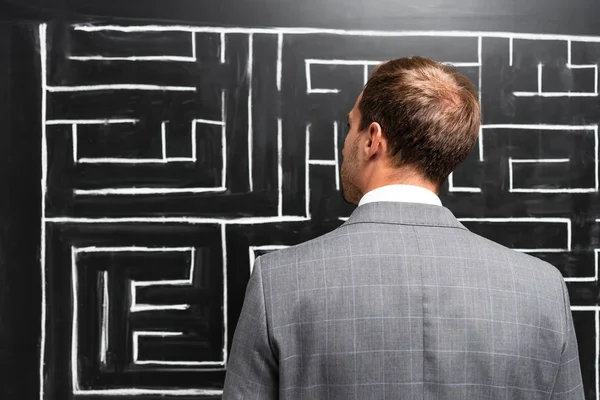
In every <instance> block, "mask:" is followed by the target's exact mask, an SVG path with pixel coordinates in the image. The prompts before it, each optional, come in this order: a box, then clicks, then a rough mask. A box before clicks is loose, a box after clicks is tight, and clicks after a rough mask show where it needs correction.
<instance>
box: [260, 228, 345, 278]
mask: <svg viewBox="0 0 600 400" xmlns="http://www.w3.org/2000/svg"><path fill="white" fill-rule="evenodd" d="M344 229H345V227H344V226H343V225H342V226H340V227H338V228H336V229H334V230H333V231H331V232H328V233H325V234H323V235H320V236H317V237H315V238H313V239H310V240H307V241H305V242H302V243H298V244H295V245H292V246H288V247H285V248H282V249H278V250H274V251H271V252H269V253H266V254H263V255H262V256H261V257H260V264H261V268H262V269H263V270H268V269H272V268H281V267H284V266H286V265H291V264H294V265H295V263H296V262H306V261H309V260H317V259H321V258H322V257H323V256H324V252H327V251H328V250H330V249H331V248H332V246H331V243H332V241H335V240H336V238H339V237H341V233H343V230H344Z"/></svg>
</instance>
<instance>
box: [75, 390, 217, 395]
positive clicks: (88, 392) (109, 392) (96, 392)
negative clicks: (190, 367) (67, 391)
mask: <svg viewBox="0 0 600 400" xmlns="http://www.w3.org/2000/svg"><path fill="white" fill-rule="evenodd" d="M73 394H74V395H89V396H97V395H100V396H145V395H148V396H152V395H155V396H165V395H168V396H219V395H222V394H223V391H222V390H211V389H170V390H169V389H142V388H128V389H97V390H81V389H78V390H73Z"/></svg>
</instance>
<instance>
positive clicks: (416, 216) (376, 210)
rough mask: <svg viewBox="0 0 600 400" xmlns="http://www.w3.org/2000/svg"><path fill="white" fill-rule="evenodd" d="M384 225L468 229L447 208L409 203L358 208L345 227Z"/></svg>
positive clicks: (372, 204)
mask: <svg viewBox="0 0 600 400" xmlns="http://www.w3.org/2000/svg"><path fill="white" fill-rule="evenodd" d="M360 223H383V224H398V225H423V226H439V227H449V228H460V229H466V228H465V227H464V225H462V224H461V223H460V222H459V221H458V220H457V219H456V217H455V216H454V214H453V213H452V212H451V211H450V210H449V209H448V208H446V207H443V206H438V205H432V204H422V203H407V202H374V203H367V204H363V205H361V206H359V207H357V208H356V209H355V210H354V212H353V213H352V214H351V215H350V217H349V218H348V220H347V221H346V222H345V223H344V225H352V224H360Z"/></svg>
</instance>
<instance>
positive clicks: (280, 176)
mask: <svg viewBox="0 0 600 400" xmlns="http://www.w3.org/2000/svg"><path fill="white" fill-rule="evenodd" d="M277 215H278V216H280V217H281V216H283V120H282V119H281V118H277Z"/></svg>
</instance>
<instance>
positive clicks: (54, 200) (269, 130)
mask: <svg viewBox="0 0 600 400" xmlns="http://www.w3.org/2000/svg"><path fill="white" fill-rule="evenodd" d="M598 15H600V5H598V4H597V2H593V1H591V0H590V1H575V2H573V1H571V2H569V3H566V2H561V3H558V2H557V3H556V4H553V3H548V2H546V3H544V4H540V3H539V2H537V1H535V2H534V1H532V0H528V1H510V2H487V1H486V2H484V1H478V2H460V3H457V2H450V1H422V2H414V3H407V2H392V1H389V2H388V1H378V2H375V3H372V2H369V3H363V2H359V1H355V0H353V1H345V2H339V1H337V2H330V1H328V2H320V1H315V0H310V1H304V2H292V1H278V2H276V1H254V2H247V1H243V2H242V1H235V2H234V1H219V2H217V1H203V2H196V1H169V2H163V1H143V2H141V1H139V2H122V1H87V2H81V1H79V2H70V3H69V2H65V1H45V2H40V1H35V2H34V1H31V0H26V1H19V2H4V3H0V127H1V129H2V130H1V132H0V184H1V185H2V196H0V201H1V203H0V204H1V206H0V222H1V229H0V237H1V240H0V372H1V374H2V379H1V380H0V398H3V399H4V398H6V399H13V398H14V399H35V398H43V399H66V398H88V397H89V396H92V395H107V396H108V395H110V396H111V398H122V399H127V398H133V397H132V396H135V398H158V397H159V396H160V395H167V396H175V395H176V396H177V397H178V398H197V397H198V396H200V395H202V396H206V397H214V398H218V394H219V389H220V387H221V385H222V378H223V374H224V368H223V359H224V358H225V359H226V352H227V350H228V346H229V345H230V340H231V335H232V333H233V329H234V327H235V323H236V321H237V314H238V313H239V310H240V307H241V302H242V300H243V290H244V288H245V284H246V281H247V279H248V276H249V274H250V266H251V260H252V259H253V257H255V256H256V255H257V254H261V253H262V252H266V251H272V250H274V249H277V248H279V247H282V246H287V245H291V244H294V243H297V242H301V241H304V240H308V239H310V238H312V237H314V236H316V235H319V234H322V233H324V232H327V231H329V230H331V229H333V228H335V227H336V226H338V225H339V224H340V223H341V222H342V221H343V219H344V218H345V217H346V216H347V215H348V214H349V213H350V212H351V208H350V207H348V206H347V205H345V204H343V203H342V201H341V200H340V198H339V192H338V182H337V181H336V171H337V165H338V163H339V161H340V158H339V157H340V154H339V150H340V148H339V147H340V144H341V143H342V140H343V137H344V134H345V127H344V125H345V124H344V115H345V113H346V112H347V110H348V109H349V107H351V105H352V103H353V101H354V99H355V97H356V95H357V94H358V92H359V91H360V87H361V85H362V83H363V79H364V72H365V70H366V71H367V72H368V70H369V69H370V68H372V65H371V64H370V63H369V62H368V61H377V60H382V59H385V58H390V57H396V56H402V55H410V54H422V55H426V56H430V57H432V58H436V59H438V60H440V61H448V62H453V63H455V64H456V65H458V67H459V69H460V70H461V71H463V72H464V73H465V74H467V75H468V76H469V77H470V78H471V79H472V80H473V81H474V83H475V84H476V85H477V86H478V88H480V89H481V101H482V105H483V124H484V129H483V133H482V141H481V143H480V144H479V146H478V147H477V148H476V149H475V150H474V152H473V154H472V155H471V157H470V158H469V160H467V162H466V163H465V165H464V166H463V167H462V168H461V169H459V171H457V173H456V174H455V175H454V176H453V180H452V182H451V183H448V184H447V185H446V187H445V188H444V191H443V193H442V200H443V201H444V203H445V204H446V205H447V206H448V207H449V208H450V209H451V210H453V211H454V212H455V213H456V215H457V216H458V217H459V218H461V220H462V221H463V222H464V223H465V225H467V226H468V227H469V228H470V229H472V230H473V231H475V232H477V233H481V234H482V235H484V236H487V237H490V238H491V239H493V240H496V241H499V242H501V243H503V244H506V245H507V246H510V247H513V248H516V249H518V250H521V251H527V252H530V253H531V254H534V255H536V256H539V257H540V258H544V259H546V260H548V261H550V262H551V263H553V264H554V265H555V266H556V267H557V268H559V269H560V270H561V272H563V275H564V276H565V278H566V279H567V281H568V286H569V291H570V295H571V301H572V304H573V313H574V317H575V323H576V328H577V334H578V339H579V344H580V357H581V364H582V371H583V374H584V383H585V386H586V394H587V398H589V399H592V398H598V390H597V387H598V372H597V366H598V333H597V332H598V330H599V325H600V322H599V314H598V313H599V311H598V302H597V298H598V279H597V278H598V275H597V265H598V251H597V250H596V249H599V248H600V240H599V237H598V234H599V231H598V222H597V219H598V218H600V203H599V202H598V200H599V199H598V164H597V160H598V144H597V135H598V128H597V125H598V121H599V119H600V111H598V110H600V108H599V107H598V106H599V105H600V104H599V101H598V96H597V94H598V83H597V80H598V70H597V65H598V63H599V62H600V27H599V26H598V24H597V16H598ZM82 24H83V25H82ZM107 26H120V27H121V28H117V29H110V28H107ZM148 26H151V27H150V28H148ZM123 27H125V28H123ZM127 27H128V28H127ZM131 27H137V28H133V29H132V28H131ZM144 27H146V28H144ZM298 28H314V29H312V30H310V31H306V30H303V29H298ZM409 31H410V32H409ZM381 32H383V33H381ZM223 43H225V44H226V45H225V46H223ZM223 48H224V49H225V50H224V52H222V49H223ZM280 49H281V50H280ZM99 55H100V56H101V57H113V59H103V60H102V59H94V57H97V56H99ZM157 56H158V57H163V58H162V59H152V57H157ZM128 57H141V59H139V60H132V59H127V58H128ZM144 57H146V59H144ZM249 60H251V63H250V65H251V68H250V69H249V62H248V61H249ZM278 60H281V63H278ZM339 60H344V62H339ZM307 65H308V68H309V72H308V73H307ZM43 70H45V71H46V74H42V71H43ZM308 75H310V80H309V79H307V76H308ZM279 76H280V77H281V78H280V79H279V78H278V77H279ZM540 77H541V81H542V82H543V85H542V86H540V85H539V82H540ZM309 81H310V83H309ZM116 84H121V85H134V86H135V87H127V88H124V87H115V86H111V85H116ZM309 84H310V86H309ZM94 85H95V86H98V85H108V86H107V87H105V88H104V89H101V88H98V87H96V88H95V89H94V90H90V88H89V86H94ZM148 85H150V86H152V87H153V86H158V87H160V88H159V89H153V88H152V87H148ZM74 87H77V88H78V89H77V90H75V89H73V88H74ZM83 87H87V89H84V88H83ZM165 87H168V88H169V89H168V90H165ZM181 88H187V89H181ZM249 99H250V103H249V102H248V100H249ZM106 119H111V122H110V123H106V121H104V120H106ZM119 120H120V121H119ZM98 121H104V122H103V123H98ZM193 124H195V125H196V128H195V129H196V139H197V142H196V148H195V151H194V150H192V148H193V147H194V146H193V145H191V142H190V136H189V135H190V131H192V128H190V126H192V125H193ZM74 126H75V127H74ZM42 127H43V128H42ZM74 132H76V134H74ZM44 137H45V138H46V140H45V142H44V141H43V140H42V138H44ZM74 137H77V138H78V139H77V142H76V143H75V147H76V149H77V154H74V152H73V147H74V142H73V138H74ZM249 137H250V140H249ZM163 138H164V139H163ZM307 138H308V143H307ZM223 143H226V146H225V149H226V151H225V153H223V152H222V144H223ZM336 144H337V146H336ZM307 149H308V151H307ZM123 159H130V160H131V159H137V160H142V159H143V160H146V161H143V162H137V163H131V162H128V161H123ZM223 159H226V160H227V162H226V165H225V166H223ZM119 160H120V161H119ZM148 160H150V161H148ZM151 160H154V161H151ZM307 178H308V180H307ZM307 182H308V184H307ZM139 188H142V189H139ZM199 188H205V189H199ZM206 188H210V189H206ZM222 188H223V189H222ZM42 190H45V191H47V193H46V196H45V201H44V202H42ZM132 190H133V191H132ZM307 198H308V203H307V201H306V199H307ZM42 219H43V221H44V222H43V223H42ZM188 281H189V282H188ZM132 296H133V298H132ZM42 321H43V323H42ZM73 332H75V334H73ZM73 354H75V357H73ZM41 361H43V363H44V365H40V362H41ZM73 365H76V366H77V368H72V367H73Z"/></svg>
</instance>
